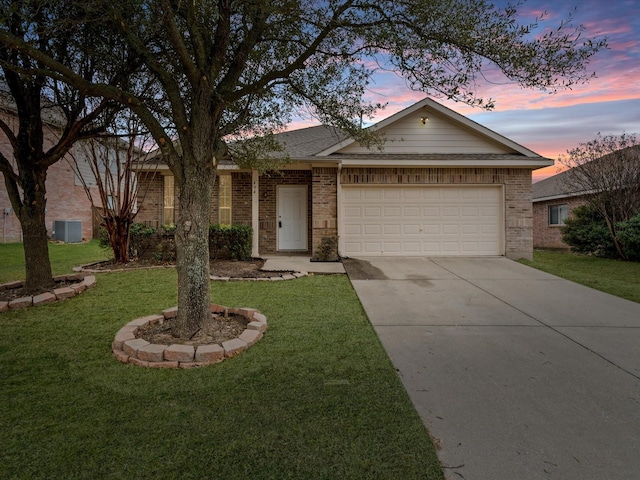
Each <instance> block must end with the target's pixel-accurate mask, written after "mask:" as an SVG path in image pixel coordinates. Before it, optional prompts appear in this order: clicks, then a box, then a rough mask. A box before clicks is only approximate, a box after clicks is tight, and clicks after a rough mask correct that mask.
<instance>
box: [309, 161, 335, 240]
mask: <svg viewBox="0 0 640 480" xmlns="http://www.w3.org/2000/svg"><path fill="white" fill-rule="evenodd" d="M311 190H312V192H311V199H312V200H311V203H312V205H311V209H312V210H311V212H312V233H311V252H312V253H313V252H315V251H316V249H317V247H318V245H319V244H320V241H321V240H322V238H323V237H334V236H337V235H338V169H337V168H327V167H322V168H317V167H316V168H313V170H312V188H311Z"/></svg>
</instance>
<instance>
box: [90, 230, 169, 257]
mask: <svg viewBox="0 0 640 480" xmlns="http://www.w3.org/2000/svg"><path fill="white" fill-rule="evenodd" d="M156 233H157V230H156V229H155V228H153V227H147V226H146V225H145V224H143V223H132V224H131V226H130V227H129V256H130V257H132V258H136V257H142V256H143V255H144V254H145V252H146V251H147V250H149V248H150V247H151V246H152V245H153V244H154V243H155V242H154V237H155V235H156ZM99 245H100V246H101V247H102V248H106V249H109V250H111V248H112V247H111V243H110V242H109V235H108V234H107V229H106V228H104V227H100V241H99Z"/></svg>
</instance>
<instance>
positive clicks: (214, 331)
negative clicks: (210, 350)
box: [136, 313, 249, 345]
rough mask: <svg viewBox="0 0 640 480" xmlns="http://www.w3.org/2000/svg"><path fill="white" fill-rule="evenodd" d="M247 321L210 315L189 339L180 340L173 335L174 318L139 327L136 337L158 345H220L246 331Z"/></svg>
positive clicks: (230, 315)
mask: <svg viewBox="0 0 640 480" xmlns="http://www.w3.org/2000/svg"><path fill="white" fill-rule="evenodd" d="M248 324H249V320H248V319H247V318H246V317H243V316H242V315H235V314H229V315H228V316H227V317H225V316H224V315H223V314H217V313H212V314H211V319H210V320H209V321H207V322H205V324H204V326H203V327H202V328H201V329H200V330H198V331H197V332H196V333H195V334H194V335H193V336H192V337H191V338H189V339H182V338H179V337H177V336H175V335H174V334H173V328H174V326H175V318H170V319H168V320H165V321H164V322H163V323H157V324H155V325H151V324H149V325H146V326H144V327H141V328H140V329H139V330H138V332H137V334H136V336H137V337H138V338H144V339H145V340H146V341H147V342H149V343H157V344H160V345H172V344H176V343H179V344H181V345H207V344H210V343H222V342H226V341H227V340H231V339H232V338H236V337H239V336H240V334H241V333H242V332H244V331H245V330H246V329H247V325H248Z"/></svg>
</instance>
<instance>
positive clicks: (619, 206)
mask: <svg viewBox="0 0 640 480" xmlns="http://www.w3.org/2000/svg"><path fill="white" fill-rule="evenodd" d="M560 163H561V164H563V165H564V166H566V167H569V168H570V170H568V171H567V172H565V173H564V174H562V177H561V178H562V182H563V186H564V190H565V191H566V192H572V193H579V194H582V195H585V198H586V201H587V203H588V205H589V207H590V210H591V211H592V216H593V215H594V214H597V215H596V216H597V217H598V218H599V219H600V221H601V222H602V223H603V225H604V226H606V230H607V232H608V235H609V240H610V242H611V244H612V245H613V249H614V251H615V252H616V253H617V256H618V257H619V258H621V259H624V260H627V259H628V257H629V256H628V254H627V252H626V251H625V245H624V243H625V239H626V238H627V237H626V235H628V234H629V231H630V230H629V229H630V228H631V229H632V228H633V225H634V224H633V222H632V223H631V224H630V225H631V226H629V227H627V226H625V225H627V223H625V222H628V221H629V220H630V219H631V218H632V217H634V216H635V215H638V214H640V143H639V142H638V139H637V138H636V135H629V134H622V135H607V136H601V135H598V136H597V137H596V138H595V139H594V140H592V141H590V142H586V143H581V144H580V145H579V146H578V147H576V148H574V149H571V150H568V152H567V155H565V156H563V157H561V158H560ZM581 222H582V223H584V215H583V216H582V217H581ZM594 222H595V220H594ZM579 223H580V222H579ZM582 223H580V224H581V225H582ZM621 225H623V226H624V228H623V230H625V233H624V234H623V235H622V236H621V231H620V228H621ZM582 228H584V226H583V227H582ZM568 239H569V240H571V237H568ZM569 243H570V242H569ZM570 244H571V243H570Z"/></svg>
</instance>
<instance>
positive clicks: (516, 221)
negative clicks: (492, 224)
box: [340, 168, 533, 259]
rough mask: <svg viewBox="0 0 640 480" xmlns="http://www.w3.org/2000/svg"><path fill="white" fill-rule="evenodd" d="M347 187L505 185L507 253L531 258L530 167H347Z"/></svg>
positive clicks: (343, 181)
mask: <svg viewBox="0 0 640 480" xmlns="http://www.w3.org/2000/svg"><path fill="white" fill-rule="evenodd" d="M340 183H341V184H343V185H367V184H376V185H430V184H431V185H461V184H469V185H484V184H487V185H503V186H504V201H505V205H504V207H505V254H506V256H507V257H509V258H514V259H518V258H529V259H530V258H531V257H532V252H533V209H532V204H531V170H530V169H528V168H344V169H342V173H341V176H340Z"/></svg>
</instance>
